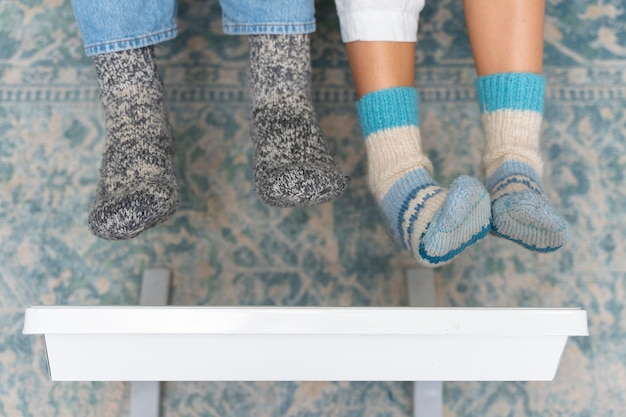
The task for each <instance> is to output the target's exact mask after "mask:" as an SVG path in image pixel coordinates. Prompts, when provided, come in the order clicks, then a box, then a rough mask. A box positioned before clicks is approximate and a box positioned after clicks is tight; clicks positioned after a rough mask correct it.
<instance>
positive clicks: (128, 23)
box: [72, 0, 315, 56]
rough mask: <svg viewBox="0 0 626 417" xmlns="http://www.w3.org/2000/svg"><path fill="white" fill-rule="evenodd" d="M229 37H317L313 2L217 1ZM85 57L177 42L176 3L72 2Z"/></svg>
mask: <svg viewBox="0 0 626 417" xmlns="http://www.w3.org/2000/svg"><path fill="white" fill-rule="evenodd" d="M220 5H221V6H222V18H223V19H222V23H223V26H224V32H225V33H227V34H230V35H261V34H296V33H311V32H313V31H315V5H314V0H220ZM72 8H73V9H74V16H76V21H77V22H78V27H79V29H80V32H81V34H82V37H83V43H84V45H85V52H86V53H87V55H88V56H92V55H99V54H104V53H109V52H115V51H123V50H128V49H136V48H141V47H144V46H148V45H154V44H157V43H160V42H164V41H166V40H169V39H172V38H174V37H175V36H176V33H177V27H176V10H177V0H72Z"/></svg>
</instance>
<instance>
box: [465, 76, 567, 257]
mask: <svg viewBox="0 0 626 417" xmlns="http://www.w3.org/2000/svg"><path fill="white" fill-rule="evenodd" d="M476 89H477V94H478V101H479V104H480V110H481V119H482V122H483V126H484V128H485V145H486V146H485V155H484V156H483V163H484V166H485V171H486V174H487V175H486V176H487V189H488V190H489V193H490V194H491V201H492V217H493V231H494V233H496V234H498V235H500V236H502V237H505V238H507V239H509V240H512V241H513V242H516V243H519V244H520V245H522V246H524V247H525V248H528V249H531V250H534V251H538V252H550V251H554V250H557V249H558V248H560V247H561V246H563V245H564V244H565V242H566V241H567V239H568V233H569V232H568V228H567V223H566V222H565V220H564V219H563V217H561V215H560V214H559V213H558V212H557V211H556V210H555V209H554V208H553V207H551V206H550V204H549V202H548V200H547V198H546V195H545V191H544V188H543V185H542V184H541V181H540V178H541V172H542V168H543V162H542V158H541V152H540V149H541V148H540V138H541V122H542V120H543V104H544V97H545V89H546V83H545V79H544V78H543V77H542V76H541V75H539V74H534V73H524V72H519V73H517V72H511V73H501V74H492V75H486V76H481V77H478V79H477V80H476Z"/></svg>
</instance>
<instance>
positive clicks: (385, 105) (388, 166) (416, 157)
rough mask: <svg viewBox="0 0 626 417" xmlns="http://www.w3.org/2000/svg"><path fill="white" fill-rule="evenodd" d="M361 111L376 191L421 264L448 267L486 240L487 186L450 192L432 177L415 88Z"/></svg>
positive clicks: (362, 104) (371, 99)
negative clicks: (459, 255)
mask: <svg viewBox="0 0 626 417" xmlns="http://www.w3.org/2000/svg"><path fill="white" fill-rule="evenodd" d="M357 110H358V113H359V119H360V121H361V127H362V130H363V136H364V137H365V145H366V149H367V157H368V170H369V173H368V181H369V186H370V189H371V191H372V193H373V194H374V196H375V197H376V199H377V201H378V203H379V205H380V207H381V209H382V212H383V214H384V216H385V218H386V220H387V224H388V226H389V228H390V230H391V233H392V235H393V236H394V238H395V239H396V241H397V242H398V243H400V244H401V245H402V246H403V247H404V248H405V249H407V250H408V251H409V252H410V253H411V254H412V255H413V257H414V258H415V260H416V261H418V262H419V263H421V264H423V265H426V266H431V267H434V266H440V265H443V264H445V263H447V262H449V261H451V260H452V259H453V258H454V257H455V256H457V255H458V254H459V253H461V252H462V251H463V250H464V249H465V248H467V247H468V246H470V245H472V244H473V243H475V242H477V241H478V240H480V239H482V238H483V237H485V236H486V234H487V233H488V232H489V230H490V228H491V213H490V212H491V210H490V202H489V194H488V192H487V190H486V189H485V188H484V186H483V185H482V184H481V183H480V182H479V181H478V180H476V179H474V178H472V177H469V176H465V175H464V176H460V177H459V178H457V179H456V180H455V181H454V182H453V183H452V184H451V186H450V188H449V189H448V190H445V189H443V188H442V187H440V186H439V185H438V184H437V183H436V182H435V180H433V178H432V176H431V173H432V164H431V163H430V161H429V160H428V158H427V157H426V155H425V154H424V152H423V151H422V148H421V139H420V132H419V123H418V120H419V118H418V98H417V92H416V91H415V89H414V88H411V87H396V88H390V89H385V90H380V91H376V92H373V93H370V94H367V95H365V96H363V97H362V98H361V100H360V101H359V102H358V103H357Z"/></svg>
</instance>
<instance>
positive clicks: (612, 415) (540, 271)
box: [0, 0, 626, 417]
mask: <svg viewBox="0 0 626 417" xmlns="http://www.w3.org/2000/svg"><path fill="white" fill-rule="evenodd" d="M615 4H619V5H615ZM179 29H180V35H179V37H178V38H177V39H176V40H174V41H172V42H169V43H166V44H163V45H162V46H160V47H159V49H158V50H157V55H158V58H159V66H160V69H161V71H162V75H163V78H164V81H165V84H166V88H167V89H168V108H169V111H170V115H171V119H172V123H173V125H174V129H175V133H176V137H177V140H178V145H177V146H178V153H177V169H178V172H179V175H180V178H181V183H182V187H183V201H182V205H181V208H180V210H179V211H178V212H177V214H176V215H175V216H174V217H173V218H172V219H171V220H170V221H169V222H167V223H166V224H164V225H162V226H159V227H157V228H155V229H152V230H150V231H148V232H146V233H144V234H142V235H140V236H139V237H138V238H136V239H134V240H131V241H125V242H106V241H102V240H99V239H97V238H95V237H93V236H92V235H90V234H89V232H88V231H87V226H86V221H87V212H88V208H89V205H90V204H91V201H92V199H93V196H94V193H95V185H96V181H97V176H98V171H97V170H98V166H99V163H100V153H101V151H102V147H103V138H104V127H103V116H102V114H101V108H100V104H99V102H98V96H97V89H96V80H95V73H94V71H93V68H92V66H91V62H90V61H89V60H88V59H87V58H85V56H84V54H83V51H82V44H81V40H80V36H79V34H78V30H77V26H76V23H75V21H74V18H73V15H72V10H71V7H70V3H69V1H67V0H30V1H26V0H0V186H1V188H0V248H1V249H0V309H1V312H2V313H1V314H0V415H2V416H7V417H18V416H38V417H39V416H42V417H48V416H58V417H69V416H81V417H96V416H98V417H102V416H124V415H127V414H128V399H129V389H128V388H129V385H128V384H127V383H52V382H50V381H49V380H48V376H47V370H46V362H45V355H44V351H43V342H42V340H40V339H38V338H35V337H31V336H28V337H27V336H23V335H22V334H21V329H22V325H23V317H24V309H25V308H26V307H27V306H29V305H41V304H43V305H50V304H67V305H111V304H136V303H137V301H138V295H139V282H140V278H141V274H142V270H143V269H144V268H147V267H154V266H164V267H167V268H170V269H171V270H172V272H173V276H174V287H173V296H172V304H177V305H299V306H304V305H307V306H395V305H406V303H407V295H406V288H405V283H404V278H403V270H404V268H407V267H411V266H413V262H412V260H411V259H410V257H408V255H406V254H404V253H402V252H401V251H400V250H399V249H398V248H397V247H395V246H394V245H393V244H392V243H391V242H390V240H389V238H388V236H387V233H386V231H385V228H384V225H383V223H382V221H381V217H380V214H379V212H378V209H377V207H376V205H375V202H374V200H373V198H372V196H371V195H370V193H369V191H368V189H367V184H366V177H365V154H364V147H363V145H362V140H361V139H360V129H359V126H358V123H357V120H356V118H355V110H354V91H353V87H352V84H351V78H350V74H349V71H348V65H347V60H346V55H345V51H344V47H343V45H342V44H341V42H340V39H339V35H338V23H337V18H336V15H335V9H334V4H333V2H332V1H327V0H324V1H321V2H319V4H318V31H317V33H316V34H315V35H314V37H313V40H312V48H313V51H312V52H313V59H314V62H313V65H314V68H315V70H314V88H315V101H316V105H317V108H318V112H319V114H320V118H321V124H322V128H323V129H324V131H325V133H326V135H327V138H328V141H329V143H330V145H331V147H332V149H333V151H334V152H335V153H336V157H337V160H338V161H339V162H340V165H341V168H342V169H343V170H344V171H345V172H346V173H348V174H349V175H350V177H351V178H352V181H351V184H350V186H349V188H348V190H347V191H346V193H345V194H344V195H343V196H342V197H341V198H339V199H338V200H336V201H335V202H333V203H329V204H325V205H321V206H318V207H312V208H299V209H270V208H268V207H266V206H264V205H263V204H262V203H261V202H260V200H259V199H258V198H257V197H256V195H255V194H254V192H253V186H252V169H251V161H252V146H251V143H250V138H249V124H248V117H247V113H248V110H247V87H246V67H247V50H248V49H247V41H246V39H245V38H243V37H227V36H224V35H223V34H222V32H221V19H220V8H219V5H218V3H217V1H213V0H211V1H197V0H186V1H182V2H181V3H180V5H179ZM545 36H546V51H545V57H546V70H545V74H546V76H547V80H548V97H547V102H546V122H545V123H544V126H543V128H544V136H543V149H544V159H545V161H546V172H545V175H544V178H545V181H546V185H547V188H548V193H549V197H550V198H551V200H552V201H553V202H554V204H555V205H556V206H557V207H559V209H560V210H561V211H562V212H563V213H564V214H565V216H566V218H567V220H568V221H569V222H570V224H571V227H572V241H571V242H570V243H569V244H568V245H567V246H566V247H565V248H563V249H561V250H560V251H557V252H556V253H553V254H547V255H538V254H533V253H530V252H528V251H526V250H524V249H522V248H520V247H519V246H516V245H514V244H512V243H509V242H507V241H503V240H501V239H498V238H496V237H492V236H489V237H488V238H487V239H485V240H483V241H481V242H480V243H478V244H476V245H474V246H473V247H471V248H470V249H468V250H467V251H466V252H465V253H464V254H463V255H461V256H460V257H459V258H458V260H457V261H455V262H454V263H452V264H451V265H449V266H447V267H444V268H441V269H439V270H437V273H436V278H437V291H438V298H439V300H438V301H439V305H441V306H470V307H479V306H506V307H515V306H547V307H551V306H554V307H582V308H584V309H586V310H588V313H589V326H590V332H591V337H589V338H572V339H570V341H569V342H568V345H567V348H566V351H565V355H564V357H563V359H562V363H561V366H560V368H559V372H558V375H557V377H556V379H555V380H554V381H552V382H542V383H538V382H529V383H471V382H464V383H446V384H445V393H444V401H445V415H446V416H447V417H478V416H481V417H496V416H498V417H499V416H516V417H531V416H532V417H535V416H536V417H538V416H568V417H596V416H602V417H623V416H626V394H625V392H626V363H625V360H624V359H625V358H626V347H625V346H626V311H625V303H626V243H625V242H626V222H625V218H624V209H625V207H626V173H625V168H626V7H625V6H624V4H621V3H620V2H603V1H602V0H596V1H591V0H550V1H548V19H547V23H546V32H545ZM474 78H475V75H474V70H473V64H472V59H471V54H470V49H469V43H468V40H467V36H466V31H465V23H464V20H463V11H462V6H461V2H459V1H452V0H442V1H438V2H430V4H428V5H427V8H426V10H425V11H424V13H423V15H422V20H421V26H420V44H419V45H418V54H417V75H416V83H417V86H418V89H419V91H420V94H421V97H422V103H421V126H422V136H423V138H424V141H425V143H424V147H425V148H426V149H427V151H428V153H429V155H430V157H431V158H432V160H433V162H434V165H435V170H436V176H437V179H438V180H439V181H440V182H441V183H442V184H444V185H447V184H449V183H450V182H451V181H452V180H453V179H454V178H455V177H456V176H458V175H460V174H471V175H475V176H477V177H479V178H482V173H481V169H480V158H481V154H482V147H483V135H482V131H481V127H480V124H479V116H478V106H477V104H476V100H475V93H474V87H473V81H474ZM411 389H412V387H411V384H410V383H406V382H405V383H402V382H397V383H376V382H367V383H366V382H359V383H337V382H323V383H322V382H320V383H298V382H290V383H196V382H189V383H167V384H165V385H164V393H163V398H162V415H163V416H166V417H170V416H171V417H173V416H185V417H187V416H188V417H200V416H203V417H206V416H211V417H213V416H236V417H247V416H287V417H295V416H298V417H316V416H319V417H322V416H323V417H335V416H336V417H339V416H341V417H350V416H355V417H356V416H359V417H361V416H367V417H370V416H372V417H373V416H377V417H380V416H385V417H387V416H388V417H408V416H410V415H411V407H412V404H411Z"/></svg>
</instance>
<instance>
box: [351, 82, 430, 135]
mask: <svg viewBox="0 0 626 417" xmlns="http://www.w3.org/2000/svg"><path fill="white" fill-rule="evenodd" d="M356 108H357V112H358V114H359V120H360V121H361V129H362V131H363V137H364V138H367V137H368V136H369V135H371V134H372V133H376V132H378V131H381V130H385V129H390V128H394V127H402V126H419V116H418V114H419V109H418V97H417V91H416V90H415V89H414V88H413V87H394V88H388V89H385V90H379V91H375V92H373V93H369V94H366V95H364V96H363V97H361V100H359V101H358V102H357V104H356ZM381 109H384V111H381Z"/></svg>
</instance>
